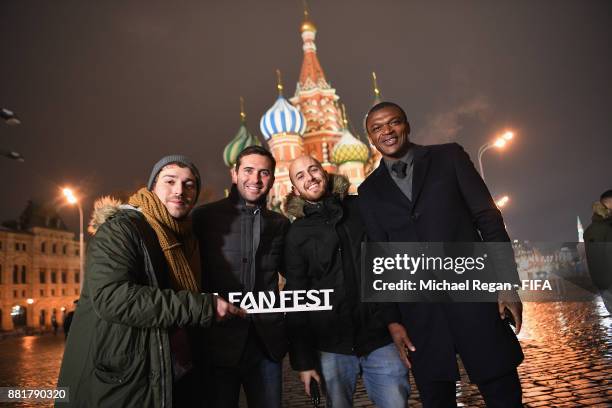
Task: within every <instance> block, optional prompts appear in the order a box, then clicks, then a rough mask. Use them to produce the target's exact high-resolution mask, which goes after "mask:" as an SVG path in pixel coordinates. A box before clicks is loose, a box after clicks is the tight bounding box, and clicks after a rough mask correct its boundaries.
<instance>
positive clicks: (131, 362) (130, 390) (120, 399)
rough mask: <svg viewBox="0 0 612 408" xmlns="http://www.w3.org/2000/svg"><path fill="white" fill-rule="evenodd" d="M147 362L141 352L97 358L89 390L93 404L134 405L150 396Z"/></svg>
mask: <svg viewBox="0 0 612 408" xmlns="http://www.w3.org/2000/svg"><path fill="white" fill-rule="evenodd" d="M146 366H147V364H146V359H145V356H144V355H143V354H141V353H137V354H131V355H116V356H109V357H106V358H104V359H100V360H98V361H97V362H96V363H95V365H94V370H93V381H92V384H91V390H90V397H91V398H92V401H95V404H94V406H111V405H123V406H131V404H132V403H133V404H138V401H146V400H149V399H150V398H149V394H150V392H149V391H150V387H149V384H148V382H149V373H148V370H147V369H146ZM129 401H131V403H130V402H129Z"/></svg>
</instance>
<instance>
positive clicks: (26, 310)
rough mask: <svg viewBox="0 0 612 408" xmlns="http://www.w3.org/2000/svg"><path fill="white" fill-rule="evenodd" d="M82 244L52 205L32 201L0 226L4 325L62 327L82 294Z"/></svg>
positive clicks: (1, 320)
mask: <svg viewBox="0 0 612 408" xmlns="http://www.w3.org/2000/svg"><path fill="white" fill-rule="evenodd" d="M79 255H80V254H79V242H78V240H76V239H75V234H74V233H72V232H70V231H68V229H67V228H66V225H65V224H64V222H63V221H62V220H61V218H60V217H59V216H58V215H57V212H55V211H54V210H52V209H50V208H49V207H46V208H45V207H41V206H37V205H36V204H34V203H32V202H29V203H28V205H27V206H26V209H25V210H24V212H23V213H22V215H21V217H20V218H19V219H18V220H15V221H9V222H6V223H4V224H3V225H2V226H0V329H1V330H3V331H8V330H14V329H19V328H23V327H29V328H36V329H42V330H49V329H52V328H53V325H54V324H53V323H54V322H55V323H56V324H57V326H59V327H61V325H62V323H63V321H64V316H65V315H66V314H67V313H68V312H70V311H71V310H74V301H75V300H76V299H78V298H79V293H80V280H79V276H80V274H79V272H80V269H79V259H80V256H79Z"/></svg>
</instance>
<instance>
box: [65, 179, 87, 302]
mask: <svg viewBox="0 0 612 408" xmlns="http://www.w3.org/2000/svg"><path fill="white" fill-rule="evenodd" d="M62 192H63V193H64V196H65V197H66V200H68V202H69V203H70V204H76V205H77V207H78V209H79V261H80V268H79V291H80V292H81V291H83V280H84V279H85V253H84V251H83V247H84V245H85V244H84V242H83V207H81V203H80V202H79V200H77V198H76V197H75V195H74V193H73V192H72V190H71V189H69V188H64V189H63V190H62Z"/></svg>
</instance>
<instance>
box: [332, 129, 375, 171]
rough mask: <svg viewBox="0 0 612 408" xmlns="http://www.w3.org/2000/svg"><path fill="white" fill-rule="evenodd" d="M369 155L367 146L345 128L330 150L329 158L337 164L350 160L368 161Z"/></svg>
mask: <svg viewBox="0 0 612 408" xmlns="http://www.w3.org/2000/svg"><path fill="white" fill-rule="evenodd" d="M369 155H370V152H369V150H368V146H366V145H365V144H364V143H363V142H361V141H360V140H359V139H357V138H356V137H355V136H353V135H352V134H351V132H349V131H348V129H346V128H345V129H344V131H343V132H342V137H341V138H340V140H338V143H336V146H334V150H332V154H331V159H332V162H333V163H335V164H336V165H338V166H339V165H341V164H342V163H346V162H350V161H356V162H362V163H365V162H367V161H368V157H369Z"/></svg>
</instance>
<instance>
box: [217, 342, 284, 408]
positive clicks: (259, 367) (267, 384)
mask: <svg viewBox="0 0 612 408" xmlns="http://www.w3.org/2000/svg"><path fill="white" fill-rule="evenodd" d="M210 374H211V380H210V385H211V389H210V390H209V394H210V401H211V403H210V404H209V405H210V406H211V407H214V408H237V407H238V400H239V397H240V386H241V385H242V386H243V388H244V393H245V394H246V398H247V403H248V406H249V408H280V407H281V390H282V366H281V363H280V362H275V361H272V360H271V359H270V358H269V357H268V356H267V355H266V353H265V352H264V351H263V344H261V342H260V341H259V339H257V337H256V335H255V334H250V335H249V339H248V340H247V344H246V346H245V349H244V352H243V354H242V358H241V360H240V363H239V364H238V366H236V367H213V368H212V370H211V373H210Z"/></svg>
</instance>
